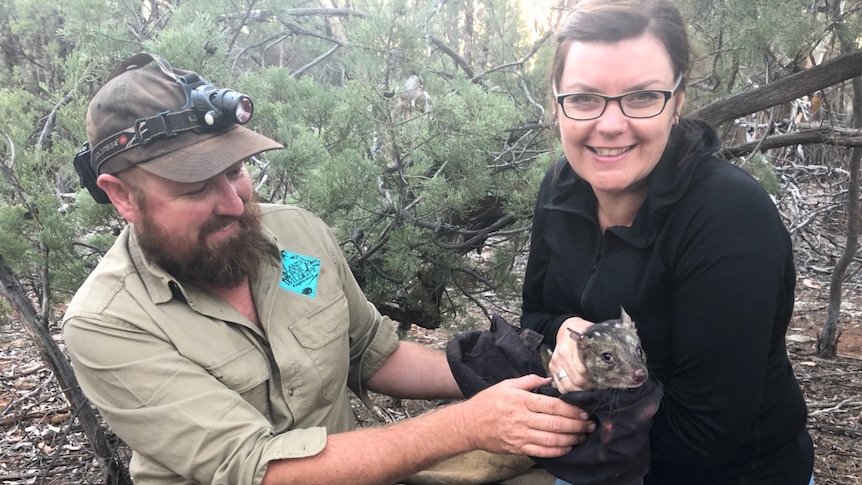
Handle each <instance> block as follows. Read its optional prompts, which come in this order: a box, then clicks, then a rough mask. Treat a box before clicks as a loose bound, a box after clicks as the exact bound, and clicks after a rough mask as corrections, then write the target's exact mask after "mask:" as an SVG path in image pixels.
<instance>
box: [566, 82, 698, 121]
mask: <svg viewBox="0 0 862 485" xmlns="http://www.w3.org/2000/svg"><path fill="white" fill-rule="evenodd" d="M681 82H682V75H680V76H679V77H677V78H676V83H675V84H674V85H673V89H671V90H669V91H668V90H664V89H644V90H640V91H630V92H628V93H623V94H621V95H619V96H605V95H604V94H599V93H563V94H556V98H557V103H559V104H560V107H561V108H562V109H563V114H564V115H566V118H570V119H573V120H577V121H587V120H594V119H596V118H598V117H600V116H601V115H603V114H604V113H605V109H607V107H608V103H610V102H611V101H616V102H617V103H618V104H619V105H620V110H622V112H623V114H624V115H626V116H628V117H629V118H652V117H654V116H658V115H660V114H661V113H662V111H664V108H665V106H667V102H668V101H670V98H672V97H673V95H674V94H676V90H677V88H679V84H680V83H681Z"/></svg>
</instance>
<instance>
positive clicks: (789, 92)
mask: <svg viewBox="0 0 862 485" xmlns="http://www.w3.org/2000/svg"><path fill="white" fill-rule="evenodd" d="M860 75H862V51H859V52H853V53H850V54H844V55H842V56H839V57H837V58H835V59H832V60H830V61H827V62H824V63H823V64H820V65H819V66H815V67H812V68H811V69H807V70H805V71H802V72H798V73H796V74H792V75H790V76H787V77H785V78H782V79H779V80H777V81H773V82H771V83H769V84H766V85H764V86H762V87H760V88H757V89H752V90H751V91H745V92H742V93H739V94H737V95H734V96H730V97H728V98H722V99H720V100H718V101H715V102H713V103H710V104H708V105H706V106H704V107H703V108H701V109H698V110H696V111H693V112H691V113H689V114H688V115H687V116H688V117H690V118H698V119H701V120H703V121H706V122H707V123H709V124H710V125H712V126H718V125H720V124H722V123H726V122H728V121H731V120H734V119H736V118H739V117H740V116H745V115H747V114H751V113H756V112H758V111H763V110H765V109H767V108H771V107H772V106H777V105H779V104H781V103H786V102H789V101H792V100H794V99H796V98H801V97H802V96H805V95H808V94H811V93H814V92H815V91H817V90H818V89H823V88H826V87H829V86H834V85H835V84H838V83H840V82H843V81H846V80H848V79H852V78H854V77H856V76H860Z"/></svg>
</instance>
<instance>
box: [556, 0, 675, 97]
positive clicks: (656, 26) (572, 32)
mask: <svg viewBox="0 0 862 485" xmlns="http://www.w3.org/2000/svg"><path fill="white" fill-rule="evenodd" d="M645 33H649V34H651V35H653V36H654V37H655V38H657V39H658V40H659V41H661V43H662V44H663V45H664V47H665V49H666V50H667V52H668V54H669V55H670V59H671V63H672V65H673V71H674V72H673V73H674V76H678V75H682V76H683V79H682V82H681V83H680V85H679V88H678V90H679V91H684V90H685V83H686V78H687V76H688V72H689V68H690V62H691V61H690V57H691V56H690V46H689V43H688V32H687V31H686V27H685V24H684V23H683V20H682V16H681V15H680V13H679V10H677V8H676V6H674V4H673V3H671V2H670V1H669V0H583V1H581V2H579V3H578V5H577V7H575V10H573V11H572V13H571V14H570V15H569V17H568V18H567V19H566V21H565V23H564V24H563V26H562V27H561V28H560V30H559V31H558V32H557V50H556V52H555V53H554V61H553V65H552V67H551V86H552V87H557V86H559V85H560V80H561V79H562V77H563V69H564V68H565V65H566V57H567V56H568V54H569V47H570V46H571V45H572V43H573V42H607V43H610V42H619V41H621V40H626V39H632V38H635V37H639V36H641V35H643V34H645Z"/></svg>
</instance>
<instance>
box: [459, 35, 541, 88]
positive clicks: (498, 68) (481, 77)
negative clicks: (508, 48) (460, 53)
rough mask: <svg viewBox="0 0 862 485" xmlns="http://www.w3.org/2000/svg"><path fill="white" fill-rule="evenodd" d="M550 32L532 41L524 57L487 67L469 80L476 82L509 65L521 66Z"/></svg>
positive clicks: (536, 50)
mask: <svg viewBox="0 0 862 485" xmlns="http://www.w3.org/2000/svg"><path fill="white" fill-rule="evenodd" d="M551 34H552V32H551V31H548V32H545V35H543V36H542V37H541V38H540V39H539V40H537V41H536V42H535V43H533V46H532V47H531V48H530V50H529V51H528V52H527V54H526V55H524V57H522V58H521V59H519V60H517V61H514V62H509V63H506V64H502V65H499V66H496V67H492V68H491V69H488V70H487V71H485V72H483V73H481V74H478V75H476V76H474V77H473V78H471V79H470V81H471V82H474V83H478V82H479V81H481V80H482V79H483V78H484V77H485V76H487V75H488V74H491V73H492V72H497V71H502V70H503V69H507V68H509V67H521V66H523V65H524V64H525V63H526V62H527V61H529V60H530V58H531V57H533V55H534V54H535V53H536V52H538V50H539V49H540V48H541V47H542V45H543V44H544V43H545V42H546V41H547V40H548V39H550V38H551Z"/></svg>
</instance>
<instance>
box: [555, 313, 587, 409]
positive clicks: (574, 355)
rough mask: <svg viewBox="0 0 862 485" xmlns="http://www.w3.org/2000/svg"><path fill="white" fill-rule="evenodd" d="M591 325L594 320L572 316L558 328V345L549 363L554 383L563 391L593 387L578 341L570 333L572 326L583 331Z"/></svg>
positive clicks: (583, 389) (578, 330)
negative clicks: (579, 353) (579, 351)
mask: <svg viewBox="0 0 862 485" xmlns="http://www.w3.org/2000/svg"><path fill="white" fill-rule="evenodd" d="M591 325H592V322H589V321H587V320H584V319H583V318H580V317H572V318H568V319H566V320H565V321H564V322H563V324H562V325H560V329H559V330H557V346H556V347H554V354H553V355H552V356H551V360H550V362H549V363H548V371H549V372H550V374H551V377H552V378H553V379H554V385H555V386H556V387H557V389H559V391H560V392H562V393H566V392H569V391H585V390H590V389H592V388H593V385H592V383H591V381H590V380H589V378H588V374H587V368H586V367H584V364H583V362H582V361H581V358H580V356H579V355H578V343H577V342H575V340H574V339H572V337H571V336H570V335H569V329H570V328H571V329H572V330H574V331H576V332H583V331H584V330H586V329H587V327H589V326H591Z"/></svg>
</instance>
